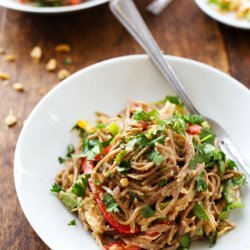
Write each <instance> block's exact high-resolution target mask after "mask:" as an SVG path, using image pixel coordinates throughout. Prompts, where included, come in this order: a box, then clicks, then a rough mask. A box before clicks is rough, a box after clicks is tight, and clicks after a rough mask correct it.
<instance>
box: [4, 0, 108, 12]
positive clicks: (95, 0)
mask: <svg viewBox="0 0 250 250" xmlns="http://www.w3.org/2000/svg"><path fill="white" fill-rule="evenodd" d="M108 1H109V0H88V1H86V2H85V3H80V4H76V5H70V6H62V7H36V6H34V5H30V4H23V3H19V2H18V1H17V0H0V6H3V7H5V8H9V9H12V10H18V11H24V12H30V13H39V14H59V13H67V12H74V11H79V10H83V9H88V8H92V7H95V6H97V5H100V4H103V3H106V2H108Z"/></svg>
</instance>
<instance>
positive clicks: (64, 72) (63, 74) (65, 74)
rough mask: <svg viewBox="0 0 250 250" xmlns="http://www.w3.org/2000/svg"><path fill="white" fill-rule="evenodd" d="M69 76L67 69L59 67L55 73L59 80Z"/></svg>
mask: <svg viewBox="0 0 250 250" xmlns="http://www.w3.org/2000/svg"><path fill="white" fill-rule="evenodd" d="M69 76H70V73H69V71H68V70H67V69H61V70H60V71H59V72H58V74H57V77H58V79H59V80H64V79H65V78H67V77H69Z"/></svg>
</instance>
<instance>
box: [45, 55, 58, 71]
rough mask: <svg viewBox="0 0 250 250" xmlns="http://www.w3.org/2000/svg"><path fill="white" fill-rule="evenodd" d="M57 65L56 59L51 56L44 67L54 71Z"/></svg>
mask: <svg viewBox="0 0 250 250" xmlns="http://www.w3.org/2000/svg"><path fill="white" fill-rule="evenodd" d="M56 67H57V60H56V59H54V58H51V59H50V60H49V61H48V63H47V64H46V69H47V70H48V71H54V70H55V69H56Z"/></svg>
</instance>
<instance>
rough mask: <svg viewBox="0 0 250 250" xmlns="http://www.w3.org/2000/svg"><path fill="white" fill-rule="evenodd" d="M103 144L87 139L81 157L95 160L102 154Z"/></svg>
mask: <svg viewBox="0 0 250 250" xmlns="http://www.w3.org/2000/svg"><path fill="white" fill-rule="evenodd" d="M101 147H102V144H101V142H100V141H99V140H97V139H92V140H87V139H85V140H84V141H83V144H82V154H81V157H87V160H93V159H94V158H95V157H96V156H97V155H98V154H100V152H101Z"/></svg>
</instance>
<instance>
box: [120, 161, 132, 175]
mask: <svg viewBox="0 0 250 250" xmlns="http://www.w3.org/2000/svg"><path fill="white" fill-rule="evenodd" d="M130 169H131V163H130V162H129V161H128V160H124V161H122V162H121V163H120V164H119V166H117V171H118V172H119V173H121V174H123V175H125V174H127V173H128V172H129V170H130Z"/></svg>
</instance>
